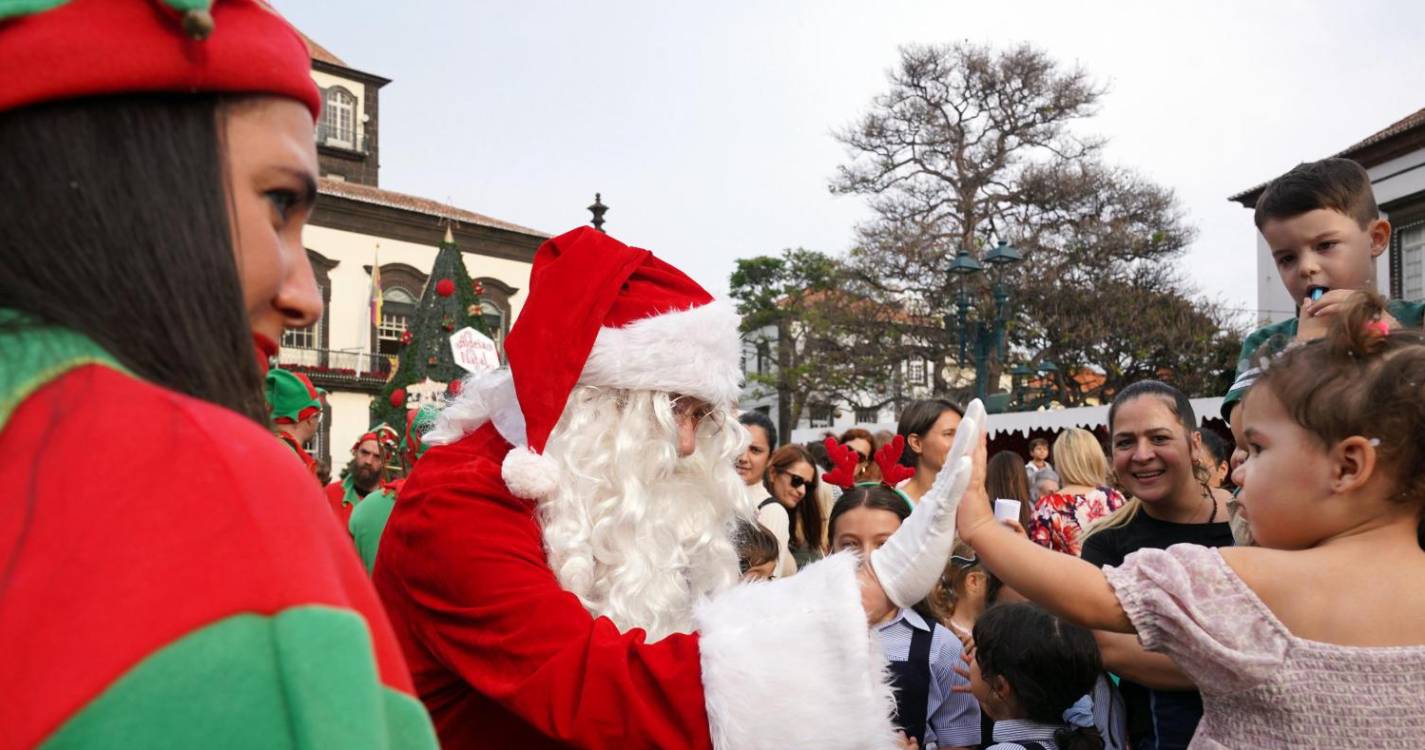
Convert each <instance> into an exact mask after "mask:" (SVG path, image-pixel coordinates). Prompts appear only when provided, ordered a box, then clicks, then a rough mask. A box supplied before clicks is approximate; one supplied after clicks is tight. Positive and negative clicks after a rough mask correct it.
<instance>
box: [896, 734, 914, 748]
mask: <svg viewBox="0 0 1425 750" xmlns="http://www.w3.org/2000/svg"><path fill="white" fill-rule="evenodd" d="M896 747H897V748H899V749H900V750H920V743H919V742H916V741H915V738H914V737H907V736H906V734H905V732H902V731H900V730H896Z"/></svg>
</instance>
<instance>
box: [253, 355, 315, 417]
mask: <svg viewBox="0 0 1425 750" xmlns="http://www.w3.org/2000/svg"><path fill="white" fill-rule="evenodd" d="M263 393H264V394H265V395H266V396H267V408H268V409H269V410H270V413H271V416H272V421H273V422H276V423H277V424H296V423H297V422H300V421H302V420H304V419H306V418H308V417H310V416H312V415H313V414H318V413H320V412H321V410H322V397H321V394H319V393H317V389H316V388H315V387H313V386H312V381H310V380H308V379H307V376H306V375H303V374H302V373H300V372H289V371H287V370H284V369H282V368H280V367H274V368H272V369H271V370H269V371H268V372H267V378H266V379H265V380H264V381H263Z"/></svg>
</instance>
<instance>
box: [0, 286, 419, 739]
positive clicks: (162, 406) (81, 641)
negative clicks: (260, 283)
mask: <svg viewBox="0 0 1425 750" xmlns="http://www.w3.org/2000/svg"><path fill="white" fill-rule="evenodd" d="M24 325H25V324H23V323H22V322H21V320H20V319H19V318H18V316H15V315H14V314H6V312H5V311H3V310H0V362H3V363H4V365H3V371H0V455H3V456H4V461H3V462H0V479H3V481H4V486H5V487H6V488H7V495H8V498H7V499H6V500H5V502H4V503H3V505H2V506H0V507H3V508H4V510H3V511H0V685H3V686H4V687H3V692H4V694H5V696H6V697H5V698H4V699H3V700H0V748H12V747H14V748H27V747H33V746H44V747H56V748H58V747H214V746H225V747H263V748H297V747H302V748H327V747H331V748H386V747H434V746H435V736H434V733H433V731H432V728H431V724H430V720H429V718H428V716H427V715H426V712H425V710H424V709H423V708H422V706H421V704H420V702H419V701H418V700H416V699H415V698H414V697H413V696H412V688H411V681H410V676H409V673H408V671H407V668H406V664H405V662H404V660H403V659H402V657H401V653H400V650H399V649H398V647H397V646H396V642H395V640H394V638H393V636H392V633H391V629H390V625H389V623H388V622H387V620H386V617H385V615H384V614H383V612H382V610H381V607H380V604H379V603H378V601H377V599H376V596H375V594H374V592H373V591H372V589H371V586H370V584H369V583H368V581H367V579H366V575H365V573H364V572H363V570H362V567H361V563H360V562H359V561H358V560H357V558H356V556H355V555H353V554H352V551H351V544H350V541H349V540H348V539H346V538H345V535H344V534H342V533H341V532H340V531H339V530H338V529H337V528H336V527H335V526H334V525H333V524H332V523H331V520H330V511H329V510H328V509H327V505H326V503H324V502H322V497H321V494H320V491H319V490H318V488H317V487H316V486H315V485H314V484H313V483H312V481H311V477H309V476H307V475H306V473H305V472H304V471H303V468H302V466H301V465H300V464H298V463H297V462H295V461H293V460H292V459H291V456H290V455H289V454H288V452H287V450H286V449H284V448H283V447H282V446H281V444H280V443H278V442H277V441H275V440H273V439H272V436H271V435H270V434H269V433H267V432H265V431H264V430H262V429H261V428H260V427H259V426H258V425H256V424H253V423H252V422H251V421H249V420H247V419H245V418H244V417H242V416H240V415H238V414H236V413H234V412H231V411H228V410H226V409H223V408H221V407H218V406H215V405H213V404H210V403H207V402H204V401H200V400H196V399H193V398H188V397H186V396H182V395H179V394H176V393H174V392H172V391H168V390H165V389H164V388H161V387H158V386H155V385H152V384H150V383H146V382H144V381H142V380H139V379H137V378H135V377H133V376H131V375H129V374H126V373H125V372H123V371H122V369H121V368H118V367H117V366H116V365H114V364H113V363H112V360H111V358H110V357H109V356H108V355H106V354H105V353H104V352H103V351H102V350H100V349H99V348H98V347H97V346H96V345H94V344H93V343H91V342H89V341H88V340H86V339H84V338H83V337H81V336H78V335H75V334H73V333H70V332H67V331H63V330H57V329H35V328H25V327H24ZM17 327H19V328H20V329H21V330H19V331H16V330H15V329H16V328H17Z"/></svg>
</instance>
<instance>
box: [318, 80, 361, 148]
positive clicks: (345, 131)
mask: <svg viewBox="0 0 1425 750" xmlns="http://www.w3.org/2000/svg"><path fill="white" fill-rule="evenodd" d="M317 135H318V136H319V137H318V139H317V140H319V141H320V142H322V143H325V144H328V145H332V146H342V147H345V148H350V149H355V148H356V97H355V96H353V95H352V94H351V92H349V91H347V90H346V89H344V88H341V87H340V86H333V87H332V88H329V89H327V91H326V96H325V97H323V102H322V122H321V127H320V128H318V131H317Z"/></svg>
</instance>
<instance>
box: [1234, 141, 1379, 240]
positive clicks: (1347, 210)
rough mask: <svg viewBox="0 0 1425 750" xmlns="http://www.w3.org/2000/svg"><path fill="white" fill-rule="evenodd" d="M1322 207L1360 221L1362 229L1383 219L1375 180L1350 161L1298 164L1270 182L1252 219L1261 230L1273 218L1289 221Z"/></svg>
mask: <svg viewBox="0 0 1425 750" xmlns="http://www.w3.org/2000/svg"><path fill="white" fill-rule="evenodd" d="M1318 208H1325V209H1330V210H1332V211H1337V212H1339V213H1342V214H1345V215H1346V216H1349V217H1351V218H1352V219H1355V220H1356V224H1358V225H1360V227H1361V228H1362V229H1365V228H1366V225H1368V224H1370V223H1371V222H1372V221H1375V220H1376V219H1378V218H1380V210H1379V209H1377V208H1376V197H1375V193H1373V192H1372V191H1371V178H1370V175H1368V174H1366V170H1365V169H1364V168H1363V167H1361V165H1360V164H1357V163H1356V162H1354V161H1351V160H1350V159H1337V158H1332V159H1322V160H1321V161H1311V162H1305V163H1302V164H1298V165H1296V166H1295V167H1292V168H1291V171H1289V172H1287V173H1286V174H1284V175H1282V176H1281V177H1278V178H1276V179H1275V180H1272V181H1271V182H1269V183H1267V187H1266V188H1265V189H1264V190H1262V195H1261V197H1259V198H1257V209H1256V212H1255V213H1254V214H1253V216H1252V220H1253V221H1255V222H1256V224H1257V229H1258V230H1260V229H1261V228H1262V226H1263V225H1264V224H1266V223H1267V222H1268V221H1270V220H1272V219H1289V218H1291V217H1293V216H1300V215H1301V214H1304V213H1306V212H1307V211H1315V210H1316V209H1318Z"/></svg>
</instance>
